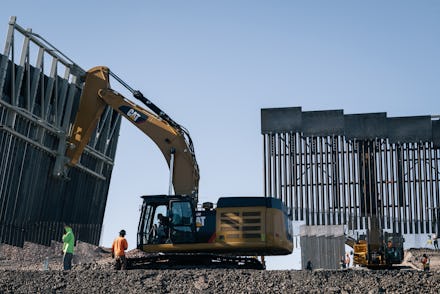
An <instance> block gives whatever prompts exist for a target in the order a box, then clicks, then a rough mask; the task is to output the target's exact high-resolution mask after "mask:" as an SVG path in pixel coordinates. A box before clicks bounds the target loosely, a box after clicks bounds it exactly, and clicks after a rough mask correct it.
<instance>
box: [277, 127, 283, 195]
mask: <svg viewBox="0 0 440 294" xmlns="http://www.w3.org/2000/svg"><path fill="white" fill-rule="evenodd" d="M276 140H277V143H278V144H277V152H275V155H276V156H277V161H278V163H277V165H278V168H277V175H276V179H277V183H278V187H277V189H278V198H279V199H280V200H281V201H282V200H283V190H282V187H283V176H282V171H281V168H282V160H281V157H282V147H281V143H282V142H281V134H277V136H276Z"/></svg>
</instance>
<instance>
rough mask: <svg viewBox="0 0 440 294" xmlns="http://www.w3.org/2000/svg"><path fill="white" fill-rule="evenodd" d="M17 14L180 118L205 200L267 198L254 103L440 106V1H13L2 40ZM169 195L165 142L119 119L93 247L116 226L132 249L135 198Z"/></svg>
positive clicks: (425, 109) (422, 109) (405, 109)
mask: <svg viewBox="0 0 440 294" xmlns="http://www.w3.org/2000/svg"><path fill="white" fill-rule="evenodd" d="M12 15H15V16H17V19H18V23H19V24H20V25H21V26H23V27H25V28H28V27H30V28H32V29H33V31H34V32H36V33H39V34H41V35H42V36H44V37H45V38H46V39H47V40H49V41H50V42H51V43H52V44H54V45H55V46H56V47H57V48H59V49H60V50H61V51H62V52H64V53H65V54H66V55H68V56H69V57H70V58H71V59H73V60H74V61H75V62H76V63H78V64H79V65H80V66H81V67H83V68H85V69H88V68H91V67H93V66H96V65H106V66H108V67H110V68H111V69H112V70H113V71H114V72H115V73H116V74H118V75H119V76H120V77H121V78H122V79H123V80H124V81H125V82H127V83H128V84H130V85H131V86H132V87H133V88H135V89H139V90H141V91H142V92H143V93H144V95H145V96H147V97H149V98H150V99H151V100H152V101H153V102H155V103H156V104H157V105H158V106H159V107H160V108H162V109H163V110H165V111H166V112H167V113H168V115H169V116H171V117H172V118H173V119H174V120H175V121H177V122H178V123H180V124H182V125H183V126H185V127H186V128H187V129H188V130H189V132H190V134H191V137H192V139H193V141H194V147H195V151H196V156H197V159H198V162H199V166H200V173H201V180H200V199H201V201H212V202H215V201H216V199H218V197H220V196H246V195H249V196H254V195H257V196H258V195H263V183H262V180H263V164H262V161H263V151H262V140H263V139H262V135H261V133H260V109H261V108H272V107H293V106H301V107H302V108H303V110H304V111H309V110H310V111H311V110H329V109H344V113H346V114H350V113H366V112H387V113H388V116H414V115H430V114H440V110H439V104H440V103H439V102H438V101H439V94H440V83H439V79H440V2H438V1H404V0H403V1H396V0H389V1H351V0H350V1H349V0H344V1H343V0H336V1H306V0H304V1H293V0H292V1H248V0H242V1H114V3H111V2H109V1H108V2H105V3H104V2H98V1H87V2H86V1H76V2H65V3H64V2H61V1H45V0H42V1H31V0H28V1H7V2H6V3H3V4H2V9H1V11H0V37H1V38H3V40H4V38H5V37H6V31H7V27H8V21H9V18H10V16H12ZM116 89H117V90H120V91H121V93H123V94H125V95H127V96H129V94H128V93H124V92H123V91H122V89H119V88H116ZM167 191H168V169H167V166H166V163H165V161H164V160H163V158H162V156H161V154H160V152H159V150H158V149H157V148H156V146H155V145H154V144H153V143H152V142H151V141H149V139H148V138H146V137H145V136H144V135H143V134H142V133H140V132H139V131H138V130H137V129H136V128H134V127H132V126H131V125H130V124H129V123H128V122H124V123H123V125H122V129H121V134H120V143H119V146H118V150H117V155H116V164H115V167H114V171H113V177H112V182H111V186H110V194H109V197H108V203H107V209H106V215H105V219H104V230H103V234H102V238H101V244H102V245H104V246H109V245H110V244H111V242H112V240H113V238H114V237H115V236H116V235H117V232H118V231H119V230H120V229H122V228H124V229H125V230H126V231H127V233H128V235H127V237H128V241H129V244H130V248H134V247H135V244H136V229H137V221H138V216H139V207H140V204H141V202H140V198H139V196H140V195H145V194H164V193H167ZM297 258H298V256H297V255H293V256H290V257H287V258H277V259H274V258H273V259H271V258H269V259H268V267H269V268H270V269H284V268H286V269H289V268H292V267H293V264H296V263H297Z"/></svg>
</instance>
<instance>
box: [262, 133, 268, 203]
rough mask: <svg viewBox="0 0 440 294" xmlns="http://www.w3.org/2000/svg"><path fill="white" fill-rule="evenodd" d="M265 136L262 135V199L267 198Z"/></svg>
mask: <svg viewBox="0 0 440 294" xmlns="http://www.w3.org/2000/svg"><path fill="white" fill-rule="evenodd" d="M266 141H267V135H266V134H264V135H263V191H264V197H268V196H269V193H267V163H266V161H267V148H266V144H267V142H266Z"/></svg>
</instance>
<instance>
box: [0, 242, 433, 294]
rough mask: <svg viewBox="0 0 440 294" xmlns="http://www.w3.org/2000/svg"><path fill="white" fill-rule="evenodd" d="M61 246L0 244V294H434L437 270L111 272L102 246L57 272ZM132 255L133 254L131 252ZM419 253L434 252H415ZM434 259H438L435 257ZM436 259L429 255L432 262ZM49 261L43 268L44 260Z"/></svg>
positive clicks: (82, 249) (80, 251) (81, 252)
mask: <svg viewBox="0 0 440 294" xmlns="http://www.w3.org/2000/svg"><path fill="white" fill-rule="evenodd" d="M60 245H61V244H59V243H58V244H56V243H55V244H53V246H51V247H44V246H39V245H35V244H26V245H25V247H24V248H15V247H10V246H7V245H0V293H230V294H232V293H439V291H440V290H439V287H440V271H439V268H438V267H436V268H432V270H431V271H430V272H423V271H420V270H417V269H415V266H414V267H405V268H404V269H402V270H388V271H370V270H365V269H360V268H352V269H347V270H333V271H330V270H314V271H299V270H298V271H297V270H291V271H261V270H227V269H215V270H212V269H211V270H210V269H180V270H151V269H150V270H129V271H115V270H113V269H112V266H111V261H112V260H111V258H110V257H109V253H108V251H107V249H105V248H99V247H96V246H91V245H89V244H85V243H84V244H77V247H76V252H75V253H76V261H75V262H74V265H73V269H72V270H71V271H63V270H61V255H60V252H59V249H60ZM134 253H136V252H134ZM411 253H413V254H410V255H409V256H410V259H412V261H414V262H416V263H419V261H418V258H419V255H421V254H423V253H428V254H430V255H431V256H435V255H436V253H434V252H432V251H429V250H428V251H426V250H414V251H413V252H411ZM437 255H440V254H439V253H437ZM436 258H437V257H434V259H436ZM47 259H48V260H50V262H49V264H48V265H47V266H45V264H44V261H45V260H47Z"/></svg>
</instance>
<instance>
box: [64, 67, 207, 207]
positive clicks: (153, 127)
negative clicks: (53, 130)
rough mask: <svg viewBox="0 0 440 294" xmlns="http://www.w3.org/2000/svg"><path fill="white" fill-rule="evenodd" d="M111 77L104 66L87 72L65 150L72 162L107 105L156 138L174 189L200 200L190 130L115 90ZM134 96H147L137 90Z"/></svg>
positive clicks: (89, 136)
mask: <svg viewBox="0 0 440 294" xmlns="http://www.w3.org/2000/svg"><path fill="white" fill-rule="evenodd" d="M109 78H110V70H109V69H108V68H107V67H104V66H98V67H94V68H92V69H90V70H89V71H88V72H87V73H86V77H85V83H84V88H83V91H82V95H81V99H80V105H79V110H78V113H77V116H76V119H75V122H74V125H73V128H72V132H71V136H70V139H69V142H70V148H68V149H67V151H66V155H67V156H68V157H69V158H70V161H69V164H70V165H75V164H76V163H77V162H78V161H79V158H80V156H81V154H82V152H83V150H84V148H85V146H86V145H87V143H88V142H89V140H90V138H91V136H92V134H93V132H94V130H95V128H96V126H97V124H98V121H99V118H100V116H101V114H102V112H103V111H104V109H105V107H106V106H107V105H108V106H110V107H111V108H113V109H114V110H115V111H117V112H118V113H120V114H121V115H122V116H124V117H125V118H126V119H128V120H129V121H130V122H131V123H132V124H133V125H135V126H136V127H137V128H138V129H140V130H141V131H142V132H143V133H144V134H146V135H147V136H148V137H150V138H151V140H153V142H154V143H155V144H156V145H157V146H158V147H159V149H160V151H161V152H162V154H163V156H164V157H165V160H166V161H167V163H168V166H169V167H170V169H172V170H171V171H170V172H171V173H172V177H171V178H172V184H173V187H174V192H175V193H176V194H179V195H188V196H191V197H192V198H193V200H194V202H195V203H197V200H198V199H197V194H198V184H199V169H198V165H197V161H196V158H195V154H194V150H193V146H192V142H191V138H190V137H189V134H188V132H187V131H186V130H185V129H184V128H183V127H181V126H180V125H178V124H177V123H175V122H174V121H172V120H171V119H168V120H167V119H166V118H168V116H167V115H166V114H164V113H163V112H161V113H160V114H156V113H153V112H151V111H148V110H146V109H144V108H142V107H140V106H139V105H136V104H135V103H133V102H131V101H130V100H128V99H127V98H125V97H124V96H122V95H121V94H119V93H118V92H116V91H114V90H112V89H111V88H110V82H109ZM135 97H140V98H144V97H143V95H142V94H141V93H140V92H138V91H136V93H135ZM144 100H145V98H144ZM154 107H155V108H157V107H156V106H154ZM157 109H158V108H157Z"/></svg>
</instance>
